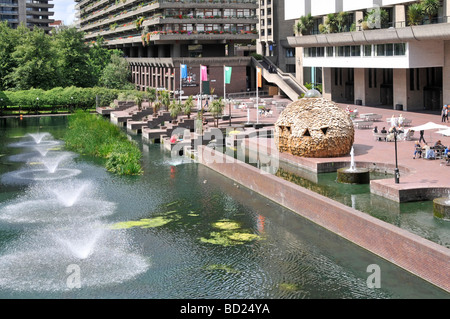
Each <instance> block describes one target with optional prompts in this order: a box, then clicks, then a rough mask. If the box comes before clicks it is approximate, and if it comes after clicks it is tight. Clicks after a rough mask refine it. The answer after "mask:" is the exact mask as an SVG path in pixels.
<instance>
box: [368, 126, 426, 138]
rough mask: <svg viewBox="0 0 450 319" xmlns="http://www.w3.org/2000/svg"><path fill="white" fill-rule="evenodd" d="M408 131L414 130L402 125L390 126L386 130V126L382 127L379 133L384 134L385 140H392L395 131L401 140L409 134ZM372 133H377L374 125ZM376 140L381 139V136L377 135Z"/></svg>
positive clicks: (376, 127)
mask: <svg viewBox="0 0 450 319" xmlns="http://www.w3.org/2000/svg"><path fill="white" fill-rule="evenodd" d="M410 132H414V131H412V130H410V129H405V128H404V127H403V126H402V125H398V126H391V127H390V128H389V131H388V130H386V127H383V128H382V129H381V131H380V133H382V134H386V137H385V138H384V140H385V141H393V140H394V138H395V136H394V134H395V133H397V136H398V139H399V140H403V139H405V138H406V137H407V136H408V135H409V134H410ZM373 133H374V134H377V133H378V126H375V127H374V128H373ZM421 137H422V138H423V131H421ZM378 140H379V141H381V137H379V138H378Z"/></svg>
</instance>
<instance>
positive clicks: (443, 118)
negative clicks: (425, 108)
mask: <svg viewBox="0 0 450 319" xmlns="http://www.w3.org/2000/svg"><path fill="white" fill-rule="evenodd" d="M445 121H447V122H448V105H444V106H443V107H442V113H441V122H443V123H445Z"/></svg>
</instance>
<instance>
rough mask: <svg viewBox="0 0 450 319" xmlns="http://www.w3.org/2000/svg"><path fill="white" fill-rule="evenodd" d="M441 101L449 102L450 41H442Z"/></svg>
mask: <svg viewBox="0 0 450 319" xmlns="http://www.w3.org/2000/svg"><path fill="white" fill-rule="evenodd" d="M444 48H445V49H444V68H443V78H444V81H443V83H442V86H443V87H442V94H443V100H444V101H443V102H444V103H445V104H447V103H448V104H450V41H444Z"/></svg>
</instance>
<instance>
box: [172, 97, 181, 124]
mask: <svg viewBox="0 0 450 319" xmlns="http://www.w3.org/2000/svg"><path fill="white" fill-rule="evenodd" d="M169 111H170V116H172V119H173V120H176V119H177V117H178V115H180V114H181V113H182V112H183V107H182V106H181V104H180V102H178V101H176V100H173V101H172V103H170V106H169Z"/></svg>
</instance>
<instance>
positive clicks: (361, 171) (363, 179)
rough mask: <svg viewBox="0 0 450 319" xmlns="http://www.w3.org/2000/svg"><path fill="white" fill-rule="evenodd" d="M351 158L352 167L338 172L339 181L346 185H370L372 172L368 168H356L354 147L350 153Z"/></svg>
mask: <svg viewBox="0 0 450 319" xmlns="http://www.w3.org/2000/svg"><path fill="white" fill-rule="evenodd" d="M350 156H351V162H350V167H343V168H340V169H338V170H337V181H338V182H339V183H344V184H369V183H370V172H369V170H368V169H367V168H357V167H356V164H355V151H354V148H353V146H352V149H351V151H350Z"/></svg>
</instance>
